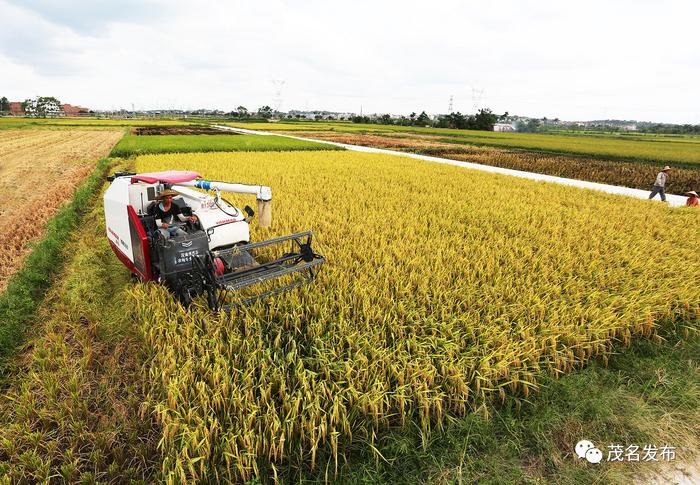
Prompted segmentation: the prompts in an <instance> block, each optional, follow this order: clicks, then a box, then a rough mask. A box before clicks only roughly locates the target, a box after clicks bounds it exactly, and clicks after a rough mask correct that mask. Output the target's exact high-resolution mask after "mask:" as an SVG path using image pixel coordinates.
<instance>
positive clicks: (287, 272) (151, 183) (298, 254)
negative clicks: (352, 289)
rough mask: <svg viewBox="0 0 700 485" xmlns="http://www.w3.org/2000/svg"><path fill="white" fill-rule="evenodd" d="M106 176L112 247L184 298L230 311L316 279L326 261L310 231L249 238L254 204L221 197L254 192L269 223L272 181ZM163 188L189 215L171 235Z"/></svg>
mask: <svg viewBox="0 0 700 485" xmlns="http://www.w3.org/2000/svg"><path fill="white" fill-rule="evenodd" d="M108 179H109V181H110V182H111V184H110V186H109V187H108V188H107V190H106V191H105V195H104V211H105V222H106V228H107V238H108V239H109V243H110V245H111V246H112V249H113V250H114V253H115V254H116V255H117V257H118V258H119V259H120V260H121V261H122V263H124V265H125V266H126V267H127V268H128V269H129V270H130V271H131V272H132V274H133V275H135V276H136V277H138V278H140V279H142V280H144V281H156V282H159V283H163V284H165V285H166V286H167V287H168V288H169V289H170V290H171V291H172V292H173V293H174V294H175V296H176V297H177V298H178V299H179V300H180V302H181V303H182V304H183V305H186V306H187V305H189V304H190V303H191V302H192V300H193V299H194V298H196V297H199V296H202V295H205V296H206V299H207V303H208V305H209V307H210V308H211V309H212V310H215V311H220V310H221V311H228V310H230V309H231V308H233V307H235V306H238V305H241V304H248V303H252V302H254V301H257V300H259V299H262V298H265V297H268V296H272V295H275V294H279V293H282V292H284V291H288V290H291V289H292V288H296V287H299V286H301V285H303V284H305V283H309V282H311V281H313V280H314V278H315V277H316V274H317V272H318V270H319V269H320V266H321V265H322V264H323V263H324V262H325V259H324V257H323V256H321V255H319V254H317V253H316V252H314V250H313V248H312V239H313V233H312V231H304V232H298V233H295V234H290V235H288V236H282V237H277V238H274V239H269V240H266V241H258V242H251V241H250V229H249V222H250V221H251V219H252V218H253V216H254V215H255V211H253V209H252V208H250V207H248V206H245V208H244V209H243V210H240V209H238V208H237V207H235V206H234V205H232V204H230V203H229V202H227V201H226V200H225V199H224V198H223V197H222V196H221V192H232V193H237V194H251V195H255V196H256V199H257V213H258V221H259V224H260V225H261V226H262V227H267V226H269V225H270V224H271V222H272V205H271V204H272V190H271V189H270V187H266V186H262V185H247V184H236V183H227V182H215V181H208V180H203V179H202V178H201V176H200V175H199V174H198V173H196V172H185V171H168V172H154V173H141V174H136V173H126V172H120V173H116V174H114V175H112V176H111V177H108ZM196 189H200V190H196ZM165 190H171V191H175V193H177V194H178V195H177V196H176V197H175V198H173V199H172V204H175V205H176V206H177V211H176V212H177V213H178V214H181V215H183V216H185V217H183V218H182V220H178V219H175V218H173V219H172V222H171V227H177V228H178V229H180V230H178V231H174V233H173V235H169V234H168V231H167V230H166V231H164V230H159V224H162V222H161V221H159V220H158V219H157V217H158V215H157V211H155V210H154V209H155V207H156V206H157V205H158V203H159V202H160V200H161V197H160V195H161V194H162V193H163V192H164V191H165ZM169 193H170V192H169ZM193 215H194V216H196V218H192V217H189V216H193ZM166 234H168V235H166Z"/></svg>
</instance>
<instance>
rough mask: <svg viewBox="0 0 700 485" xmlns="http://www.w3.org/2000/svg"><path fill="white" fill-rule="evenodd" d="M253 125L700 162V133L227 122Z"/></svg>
mask: <svg viewBox="0 0 700 485" xmlns="http://www.w3.org/2000/svg"><path fill="white" fill-rule="evenodd" d="M227 124H229V125H230V126H237V127H240V128H247V129H251V130H268V131H275V132H290V131H291V132H301V131H313V132H324V131H335V132H339V133H368V134H397V133H414V134H419V135H430V136H434V137H439V138H442V139H443V140H444V141H447V142H449V143H453V144H466V145H476V146H491V147H500V148H511V149H523V150H533V151H539V152H549V153H556V154H574V155H583V156H590V157H594V158H605V159H612V160H627V161H634V162H644V163H656V164H665V163H668V164H670V165H675V166H678V167H685V168H700V137H688V138H679V137H673V136H658V137H641V136H638V137H634V138H626V137H621V136H605V135H596V136H592V135H584V136H582V135H555V134H539V133H502V132H490V131H471V130H453V129H448V128H422V127H417V126H391V125H373V124H370V125H365V124H354V123H324V122H321V123H312V122H308V123H304V122H302V123H274V124H267V125H265V124H263V125H261V124H260V123H227Z"/></svg>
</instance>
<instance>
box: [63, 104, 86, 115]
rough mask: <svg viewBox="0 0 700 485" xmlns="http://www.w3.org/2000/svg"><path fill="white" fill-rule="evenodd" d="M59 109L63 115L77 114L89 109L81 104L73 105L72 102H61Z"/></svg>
mask: <svg viewBox="0 0 700 485" xmlns="http://www.w3.org/2000/svg"><path fill="white" fill-rule="evenodd" d="M61 109H62V110H63V114H64V115H65V116H78V115H81V114H85V113H87V112H89V111H90V110H89V109H87V108H83V107H82V106H73V105H72V104H62V105H61Z"/></svg>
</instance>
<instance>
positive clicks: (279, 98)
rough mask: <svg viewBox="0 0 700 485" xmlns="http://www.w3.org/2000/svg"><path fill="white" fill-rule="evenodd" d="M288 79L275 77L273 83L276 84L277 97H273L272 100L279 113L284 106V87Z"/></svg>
mask: <svg viewBox="0 0 700 485" xmlns="http://www.w3.org/2000/svg"><path fill="white" fill-rule="evenodd" d="M286 82H287V81H285V80H284V79H273V80H272V84H274V85H275V97H274V98H272V102H273V104H274V105H275V112H276V113H279V111H280V108H281V107H282V88H283V87H284V84H285V83H286Z"/></svg>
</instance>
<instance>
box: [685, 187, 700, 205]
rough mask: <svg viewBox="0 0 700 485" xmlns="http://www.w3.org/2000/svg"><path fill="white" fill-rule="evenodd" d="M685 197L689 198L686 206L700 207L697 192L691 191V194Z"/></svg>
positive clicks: (687, 193)
mask: <svg viewBox="0 0 700 485" xmlns="http://www.w3.org/2000/svg"><path fill="white" fill-rule="evenodd" d="M685 195H687V196H688V200H687V201H686V203H685V205H686V206H688V207H695V206H697V205H700V202H699V201H698V193H697V192H695V191H694V190H691V191H690V192H686V193H685Z"/></svg>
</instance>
